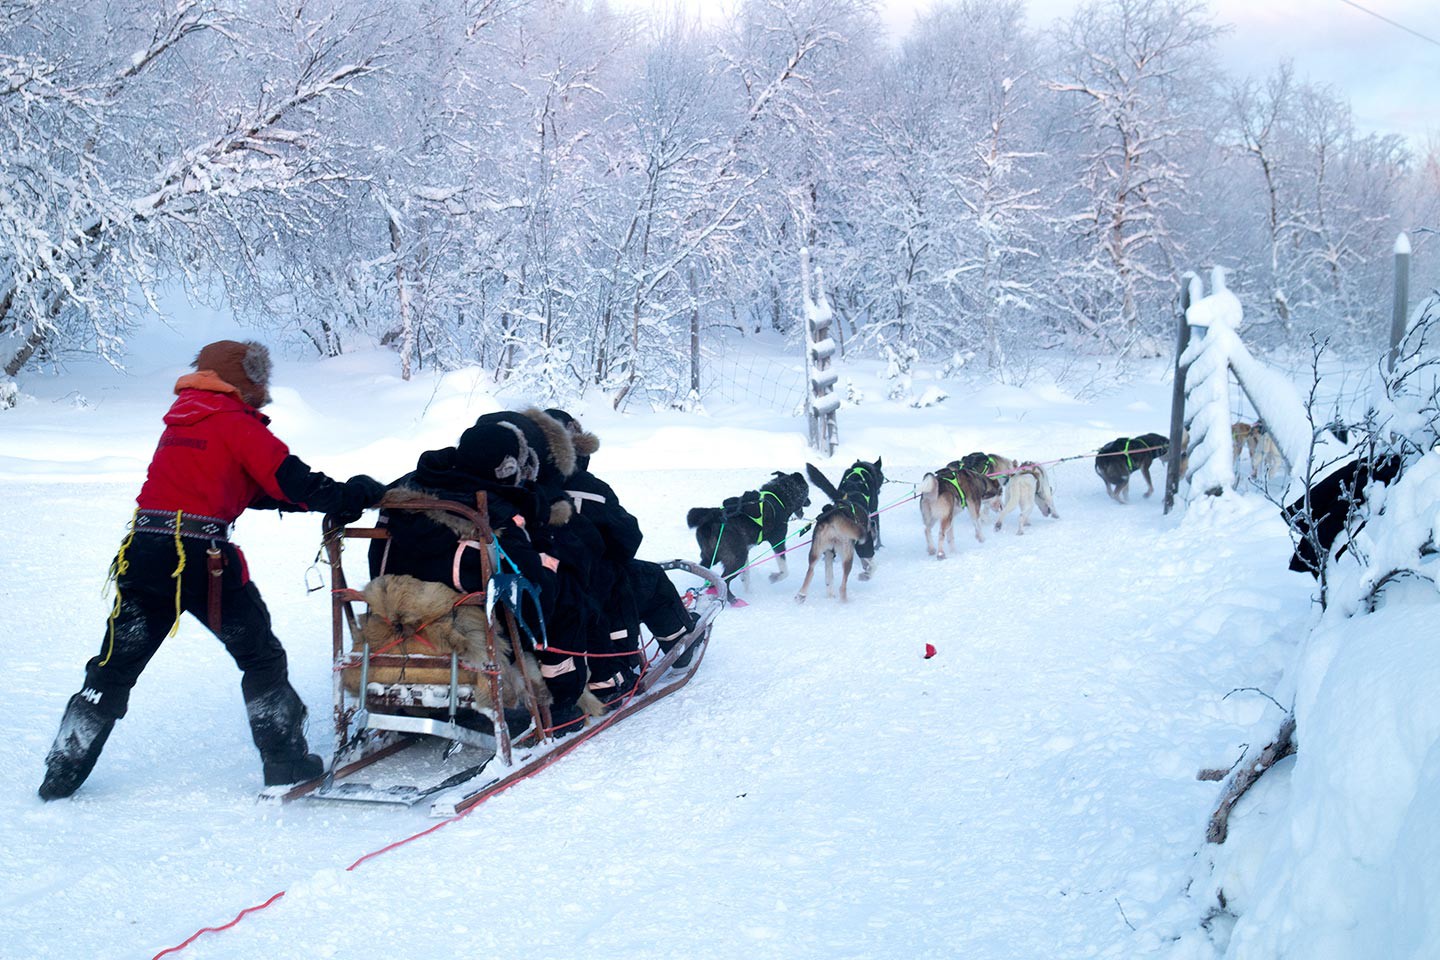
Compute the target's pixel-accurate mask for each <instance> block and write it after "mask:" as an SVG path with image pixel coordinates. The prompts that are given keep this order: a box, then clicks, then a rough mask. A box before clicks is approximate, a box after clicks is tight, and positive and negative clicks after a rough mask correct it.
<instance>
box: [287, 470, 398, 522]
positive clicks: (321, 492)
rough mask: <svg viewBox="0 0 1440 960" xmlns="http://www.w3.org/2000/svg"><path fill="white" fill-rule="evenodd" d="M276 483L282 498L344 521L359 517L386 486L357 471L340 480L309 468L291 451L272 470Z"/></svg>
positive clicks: (374, 501)
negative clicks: (351, 475)
mask: <svg viewBox="0 0 1440 960" xmlns="http://www.w3.org/2000/svg"><path fill="white" fill-rule="evenodd" d="M275 482H276V483H277V484H278V485H279V487H280V491H281V492H282V493H284V494H285V499H287V500H289V501H290V502H291V503H293V504H295V505H296V506H297V507H299V508H300V509H301V510H317V511H319V512H321V513H332V514H334V515H335V516H336V517H337V518H338V519H340V520H341V522H343V523H351V522H353V521H355V520H357V519H359V517H360V514H362V513H364V512H365V510H366V508H368V507H373V506H374V505H375V504H377V503H379V502H380V498H381V497H382V496H384V495H385V485H384V484H383V483H381V482H380V481H379V480H376V479H375V478H374V477H367V476H365V475H364V474H359V475H357V476H354V477H351V478H350V479H349V480H347V481H346V482H344V483H340V482H339V481H336V480H332V479H330V478H329V477H327V476H326V475H325V474H323V473H321V472H319V471H318V470H311V469H310V468H309V467H308V466H307V465H306V464H305V461H303V460H301V459H300V458H299V457H297V456H295V455H294V454H293V453H292V454H291V455H290V456H288V457H286V458H285V460H284V462H282V463H281V464H280V467H279V469H277V470H276V471H275Z"/></svg>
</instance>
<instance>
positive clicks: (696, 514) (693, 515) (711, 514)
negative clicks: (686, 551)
mask: <svg viewBox="0 0 1440 960" xmlns="http://www.w3.org/2000/svg"><path fill="white" fill-rule="evenodd" d="M724 513H725V511H724V510H722V509H720V508H719V507H691V508H690V512H689V513H687V514H685V525H686V526H688V527H689V528H690V529H691V530H694V529H695V528H696V527H699V526H700V525H701V524H704V523H719V522H720V521H721V520H722V519H724V517H723V514H724Z"/></svg>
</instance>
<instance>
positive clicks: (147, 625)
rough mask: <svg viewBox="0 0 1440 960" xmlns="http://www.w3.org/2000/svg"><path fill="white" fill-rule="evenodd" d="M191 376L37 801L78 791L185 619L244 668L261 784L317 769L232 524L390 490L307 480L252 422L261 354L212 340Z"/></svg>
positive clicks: (256, 418)
mask: <svg viewBox="0 0 1440 960" xmlns="http://www.w3.org/2000/svg"><path fill="white" fill-rule="evenodd" d="M194 366H195V368H196V369H195V372H194V373H191V374H187V375H185V376H183V377H181V378H180V379H179V381H178V382H177V383H176V384H175V393H176V399H175V402H174V404H173V405H172V406H171V407H170V411H169V413H167V414H166V415H165V431H164V433H162V434H161V435H160V443H159V446H158V447H157V448H156V450H155V456H154V458H153V459H152V460H151V462H150V469H149V473H148V475H147V477H146V480H145V484H144V486H143V487H141V489H140V495H139V496H138V497H137V498H136V504H137V509H136V511H135V518H134V521H133V523H132V525H131V529H130V532H129V535H128V536H127V537H126V538H125V540H124V542H123V543H122V544H121V547H120V551H119V553H118V554H116V557H115V560H114V563H113V564H112V565H111V573H112V575H113V576H114V577H115V605H114V608H113V609H112V610H111V613H110V618H109V621H108V623H107V625H106V630H105V636H104V639H103V640H102V641H101V644H100V652H99V653H98V654H96V655H95V656H94V657H93V658H91V660H90V661H89V663H87V664H86V665H85V684H84V686H83V687H82V688H81V690H80V692H79V693H77V694H75V695H74V696H72V697H71V698H70V701H69V703H68V704H67V705H66V708H65V716H64V718H63V719H62V720H61V721H60V731H59V733H57V734H56V736H55V742H54V744H53V745H52V746H51V748H50V752H49V753H48V754H46V756H45V767H46V771H45V780H44V782H43V783H42V784H41V785H40V791H39V792H40V796H41V798H42V799H45V800H55V799H58V798H60V797H68V796H70V795H71V794H72V793H74V792H75V791H76V790H77V789H78V788H79V787H80V785H81V784H82V783H84V782H85V778H86V777H88V776H89V775H90V771H91V770H93V769H94V767H95V761H96V760H97V759H98V758H99V756H100V751H101V749H102V748H103V747H104V746H105V740H106V738H108V737H109V736H110V731H111V729H113V727H114V726H115V721H116V720H118V719H120V718H121V717H123V716H125V711H126V708H127V706H128V704H129V699H130V690H131V688H132V687H134V686H135V681H136V680H138V679H139V677H140V674H141V672H142V671H144V669H145V666H146V664H148V663H149V662H150V658H151V657H153V656H154V655H155V652H156V651H157V650H159V649H160V645H161V644H162V643H164V642H165V640H166V638H167V637H170V636H173V635H174V633H175V631H176V629H177V628H178V627H179V623H180V614H181V613H182V612H183V613H189V614H190V615H191V616H193V617H195V618H196V619H198V620H200V621H201V622H202V623H204V624H205V625H206V626H207V627H208V628H209V629H210V631H211V632H212V633H214V634H215V636H216V637H218V638H219V639H220V642H221V643H223V644H225V649H226V650H227V651H228V652H229V653H230V655H231V656H232V657H233V658H234V659H235V663H236V665H238V666H239V667H240V670H241V680H240V689H241V692H242V693H243V695H244V697H245V709H246V712H247V714H248V716H249V719H250V731H251V734H252V735H253V737H254V740H255V746H256V747H257V748H258V749H259V751H260V758H261V761H262V762H263V765H264V777H265V783H266V785H267V786H275V785H279V784H285V783H293V782H296V781H299V780H309V779H312V778H314V777H318V776H319V775H320V774H322V773H323V772H324V769H325V765H324V762H323V761H322V760H321V759H320V758H319V757H318V756H316V755H315V754H312V753H310V751H309V747H308V746H307V744H306V742H305V731H304V725H305V705H304V704H303V703H302V702H301V701H300V697H299V695H298V694H297V693H296V692H295V689H294V688H293V687H292V686H291V685H290V679H289V672H288V668H287V662H286V657H285V648H284V647H282V646H281V645H280V641H279V640H278V639H276V637H275V634H274V632H273V631H272V630H271V629H270V614H269V612H268V611H267V610H266V609H265V603H264V601H263V600H261V598H260V591H259V590H257V589H256V587H255V584H254V583H252V582H251V581H250V574H249V570H248V569H247V568H246V565H245V557H244V554H242V553H241V552H240V549H239V548H238V547H237V546H235V544H233V543H232V542H231V541H230V526H231V524H232V523H233V522H234V521H235V518H236V517H238V516H239V515H240V514H241V513H242V512H244V511H245V509H246V508H248V507H269V508H274V509H280V510H317V511H323V512H326V513H333V514H335V515H337V517H338V518H340V519H341V520H344V521H345V522H349V521H351V520H354V519H356V518H358V517H359V516H360V514H361V512H362V511H363V510H365V509H366V508H368V507H371V506H374V505H375V504H377V503H378V502H379V500H380V498H381V497H382V496H383V495H384V490H385V488H384V485H383V484H381V483H380V482H379V481H377V480H374V479H372V478H371V477H367V476H364V475H363V474H362V475H359V476H355V477H351V478H350V479H349V480H347V481H346V482H344V483H339V482H337V481H335V480H332V479H330V478H329V477H327V476H325V475H324V474H323V473H318V472H316V471H313V470H311V469H310V468H309V467H307V466H306V465H305V463H304V462H303V461H302V460H300V458H298V457H296V456H295V455H294V454H292V453H291V452H290V450H289V448H287V447H286V446H285V444H284V443H282V442H280V440H279V439H278V438H277V437H276V436H275V435H274V434H273V433H271V432H270V430H269V427H268V426H267V425H268V424H269V422H270V420H269V418H268V417H266V416H265V415H264V414H262V413H260V411H259V408H260V407H263V406H265V404H267V403H269V402H270V393H269V382H270V354H269V351H268V350H266V348H265V347H264V346H262V345H261V344H258V343H255V342H253V341H246V342H244V343H239V342H236V341H234V340H221V341H218V342H216V343H212V344H209V345H208V346H206V347H205V348H204V349H202V350H201V351H200V354H199V356H197V357H196V358H195V363H194Z"/></svg>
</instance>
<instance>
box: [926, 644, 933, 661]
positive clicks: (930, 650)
mask: <svg viewBox="0 0 1440 960" xmlns="http://www.w3.org/2000/svg"><path fill="white" fill-rule="evenodd" d="M933 656H935V644H933V643H927V644H925V659H926V660H929V659H930V658H931V657H933Z"/></svg>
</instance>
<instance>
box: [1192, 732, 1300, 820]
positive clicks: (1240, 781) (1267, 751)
mask: <svg viewBox="0 0 1440 960" xmlns="http://www.w3.org/2000/svg"><path fill="white" fill-rule="evenodd" d="M1294 738H1295V718H1294V716H1287V717H1286V718H1285V722H1284V723H1282V724H1280V731H1279V733H1277V734H1276V735H1275V739H1274V740H1272V741H1271V742H1270V743H1267V744H1266V745H1265V746H1264V747H1262V748H1261V749H1260V750H1259V751H1257V752H1255V753H1253V754H1248V755H1246V757H1245V758H1244V759H1243V760H1241V761H1240V763H1239V764H1237V765H1236V769H1235V772H1234V773H1233V774H1232V775H1231V776H1230V779H1229V781H1228V782H1226V784H1225V789H1224V791H1223V792H1221V794H1220V803H1219V804H1218V805H1217V806H1216V808H1215V812H1214V813H1213V814H1211V815H1210V827H1209V829H1207V830H1206V831H1205V840H1206V841H1207V842H1209V843H1224V842H1225V837H1226V836H1227V835H1228V834H1229V832H1230V810H1231V809H1232V808H1233V807H1234V806H1235V804H1236V802H1237V801H1239V799H1240V798H1241V797H1243V796H1244V795H1245V791H1247V790H1249V789H1250V788H1251V787H1252V786H1253V785H1254V783H1255V781H1256V780H1259V779H1260V777H1261V775H1262V774H1264V773H1265V771H1266V770H1269V769H1270V768H1271V767H1272V766H1274V765H1275V764H1276V763H1277V762H1279V761H1280V760H1283V759H1284V758H1285V757H1288V756H1290V754H1292V753H1294V752H1295V739H1294Z"/></svg>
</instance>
